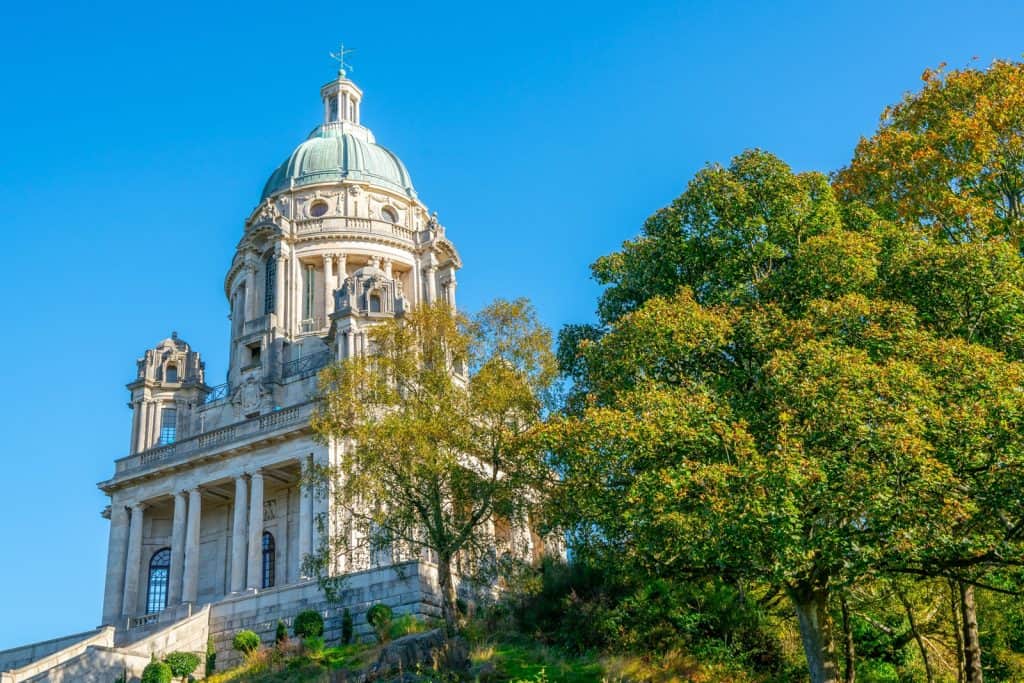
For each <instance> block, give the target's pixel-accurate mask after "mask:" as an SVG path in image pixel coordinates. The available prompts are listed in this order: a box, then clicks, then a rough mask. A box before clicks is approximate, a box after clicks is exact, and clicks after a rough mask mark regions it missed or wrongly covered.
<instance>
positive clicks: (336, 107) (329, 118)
mask: <svg viewBox="0 0 1024 683" xmlns="http://www.w3.org/2000/svg"><path fill="white" fill-rule="evenodd" d="M351 52H352V50H346V49H345V45H344V43H343V44H342V45H341V47H339V48H338V51H337V52H332V53H331V56H332V57H334V58H335V59H336V60H338V77H337V78H336V79H334V80H333V81H331V82H330V83H328V84H326V85H324V87H322V88H320V97H321V98H323V101H324V125H325V126H327V125H330V124H332V123H333V124H344V123H350V124H353V125H356V126H358V125H359V103H360V102H361V101H362V99H363V91H362V90H360V89H359V88H358V87H357V86H356V84H355V83H353V82H352V81H350V80H349V79H348V72H347V71H346V70H345V67H346V66H349V65H348V64H346V63H345V55H347V54H350V53H351ZM349 68H351V67H349Z"/></svg>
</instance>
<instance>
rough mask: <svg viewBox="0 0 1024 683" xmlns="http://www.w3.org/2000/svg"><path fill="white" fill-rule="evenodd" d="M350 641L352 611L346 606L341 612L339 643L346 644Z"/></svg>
mask: <svg viewBox="0 0 1024 683" xmlns="http://www.w3.org/2000/svg"><path fill="white" fill-rule="evenodd" d="M351 642H352V613H351V612H349V611H348V607H346V608H345V611H344V612H342V613H341V644H342V645H348V644H349V643H351Z"/></svg>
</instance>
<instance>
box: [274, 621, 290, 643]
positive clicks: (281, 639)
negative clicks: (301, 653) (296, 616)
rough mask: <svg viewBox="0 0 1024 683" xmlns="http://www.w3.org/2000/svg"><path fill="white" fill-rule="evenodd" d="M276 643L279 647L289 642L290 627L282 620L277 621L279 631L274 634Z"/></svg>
mask: <svg viewBox="0 0 1024 683" xmlns="http://www.w3.org/2000/svg"><path fill="white" fill-rule="evenodd" d="M274 642H275V643H277V644H278V645H281V644H283V643H287V642H288V627H287V626H285V625H284V622H283V621H281V620H280V619H278V620H277V630H276V631H275V632H274Z"/></svg>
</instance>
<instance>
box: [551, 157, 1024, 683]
mask: <svg viewBox="0 0 1024 683" xmlns="http://www.w3.org/2000/svg"><path fill="white" fill-rule="evenodd" d="M890 233H891V226H887V225H886V224H885V223H884V222H882V221H879V220H878V219H877V218H876V217H874V216H873V215H871V213H870V212H866V211H864V210H860V209H858V210H853V209H850V208H846V207H841V206H839V204H838V203H837V201H836V198H835V196H834V195H833V193H832V190H831V188H830V187H829V186H828V183H827V182H826V181H825V179H824V178H823V176H820V175H819V174H793V173H792V172H791V171H790V170H789V169H788V167H786V166H785V164H783V163H782V162H781V161H779V160H778V159H776V158H775V157H772V156H771V155H768V154H765V153H763V152H758V151H753V152H747V153H744V154H743V155H741V156H740V157H738V158H737V159H735V160H733V163H732V164H731V165H730V166H729V167H728V168H722V167H719V166H712V167H710V168H708V169H705V170H704V171H702V172H701V173H699V174H698V175H697V177H696V178H695V179H694V181H693V182H692V183H691V184H690V186H689V187H688V188H687V191H686V192H685V193H684V194H683V195H682V196H681V197H680V198H679V199H677V200H676V201H675V202H673V204H672V205H671V206H670V207H669V208H667V209H664V210H662V211H660V212H658V214H656V215H655V216H654V217H652V219H650V220H649V221H648V223H647V225H646V226H645V230H644V233H643V234H642V235H641V236H640V238H638V239H636V240H633V241H631V242H627V243H626V244H625V245H624V247H623V250H622V252H619V253H618V254H613V255H611V256H608V257H604V258H603V259H601V260H599V261H598V263H597V264H595V274H596V276H597V277H598V279H599V281H601V282H602V283H604V284H607V285H609V287H608V289H606V291H605V292H604V294H603V295H602V299H601V305H600V308H599V311H600V313H601V316H602V328H603V329H602V330H600V331H603V332H604V334H602V335H595V334H593V331H594V330H593V329H589V330H587V329H584V330H582V332H581V330H580V329H579V328H577V329H576V330H574V331H572V332H571V333H570V334H567V335H564V336H563V341H569V342H570V343H571V344H574V345H573V346H570V347H568V348H563V349H560V359H561V361H562V367H563V368H564V369H566V370H568V371H569V372H570V373H571V376H572V377H573V379H574V383H575V387H574V392H573V394H574V396H573V400H572V402H571V403H570V404H569V408H570V410H569V411H568V412H567V413H566V414H565V415H563V416H560V417H558V418H556V419H553V420H551V421H550V423H549V427H548V432H547V436H548V442H547V443H548V445H549V447H550V448H551V449H552V451H553V453H554V454H555V457H556V460H557V462H558V464H559V465H560V467H561V469H562V472H563V474H564V485H563V486H562V487H561V495H562V498H561V500H559V501H558V503H557V509H559V510H561V511H563V512H564V513H568V514H567V515H566V517H567V521H568V523H569V524H570V525H571V529H572V531H573V534H574V541H575V543H576V545H577V548H580V549H581V552H590V551H591V549H594V551H595V552H605V551H610V552H612V553H614V554H615V555H616V556H621V557H624V558H625V559H627V560H629V561H632V562H633V563H635V564H636V565H637V566H639V567H641V568H642V569H643V570H644V571H646V572H648V573H649V574H651V575H654V576H662V577H664V576H670V577H674V578H675V579H677V580H683V579H685V578H686V577H690V576H694V575H702V574H703V575H715V576H722V577H731V578H735V579H746V580H767V581H769V582H770V583H771V584H772V585H774V586H777V587H779V588H780V589H782V590H784V591H785V593H786V595H788V597H789V599H790V602H791V603H792V605H793V608H794V611H795V613H796V616H797V621H798V624H799V628H800V633H801V637H802V640H803V645H804V651H805V654H806V656H807V661H808V667H809V671H810V673H811V678H812V680H813V681H815V682H816V683H817V682H818V681H834V680H836V679H837V676H838V666H837V662H836V659H837V657H836V653H835V636H834V633H833V630H834V627H833V624H832V619H831V614H830V611H829V605H830V600H831V598H832V596H833V595H835V594H836V591H837V590H839V591H841V590H842V589H843V588H844V587H846V586H850V585H853V584H854V583H856V582H857V581H859V580H862V579H868V578H870V577H873V576H877V575H879V574H884V573H889V574H893V575H896V574H914V573H917V574H926V575H933V574H936V573H937V574H941V575H949V576H959V577H961V578H962V577H964V576H968V577H970V574H969V572H971V571H975V570H976V569H977V568H981V567H984V566H989V565H993V564H998V563H999V562H1000V561H1001V560H1003V559H1006V558H1008V557H1019V550H1018V549H1017V548H1016V546H1015V545H1014V543H1015V542H1016V541H1015V539H1008V538H1007V537H1008V533H1007V527H1006V524H1003V525H1002V526H1001V527H997V526H996V525H995V523H994V520H995V519H996V518H997V517H999V516H1004V517H1006V519H1008V520H1013V522H1012V523H1016V521H1018V520H1022V519H1024V515H1022V510H1020V508H1019V502H1020V501H1019V496H1014V495H1013V494H1011V493H1009V488H1008V487H1014V486H1017V487H1019V486H1021V485H1022V484H1024V481H1022V471H1021V466H1022V465H1024V460H1022V447H1021V446H1022V442H1021V438H1020V436H1019V428H1020V426H1021V425H1022V421H1024V400H1022V398H1021V396H1019V393H1020V392H1019V391H1017V390H1016V389H1014V388H1013V387H1014V386H1019V378H1020V372H1021V368H1020V366H1018V365H1017V364H1016V363H1014V362H1013V361H1011V360H1009V359H1007V358H1006V357H1005V356H1003V355H1001V354H999V353H996V352H993V351H992V350H990V349H987V348H985V347H984V346H981V345H978V344H972V343H970V342H969V341H966V340H964V339H962V338H960V337H956V336H953V335H949V336H947V335H945V334H941V333H940V332H941V331H940V330H939V329H938V328H937V327H936V326H935V325H930V324H928V323H929V321H927V320H925V321H924V322H922V320H921V319H919V317H918V313H917V311H916V310H915V309H914V307H912V306H910V305H908V304H907V303H904V302H900V301H892V300H889V299H887V298H886V296H885V294H886V292H889V291H891V290H892V288H893V284H894V283H892V282H889V281H888V279H889V278H890V274H891V273H893V272H895V271H897V270H898V268H896V266H894V265H893V259H894V255H895V254H898V253H901V252H900V251H899V249H898V246H899V245H898V244H897V245H895V246H894V244H893V242H892V240H891V239H889V237H888V236H890ZM979 277H980V276H979ZM985 277H987V275H986V276H985ZM974 285H977V283H973V285H972V286H974ZM665 292H671V294H666V293H665ZM996 328H998V326H996ZM994 436H996V437H997V438H993V437H994ZM968 461H969V462H968ZM996 463H1001V464H998V465H997V464H996ZM999 476H1002V477H1003V479H1002V480H1001V481H1000V482H998V483H997V482H994V481H993V480H992V478H995V477H999ZM986 486H995V487H996V490H995V491H993V492H988V491H986V490H985V487H986ZM1000 497H1003V498H1005V499H1003V500H1000ZM1011 546H1013V547H1011ZM1013 553H1016V555H1013Z"/></svg>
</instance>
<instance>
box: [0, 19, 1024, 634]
mask: <svg viewBox="0 0 1024 683" xmlns="http://www.w3.org/2000/svg"><path fill="white" fill-rule="evenodd" d="M754 4H755V3H741V2H735V3H726V2H714V3H712V2H706V3H689V2H599V1H592V2H587V3H582V2H581V3H572V4H560V3H556V2H550V1H548V2H533V1H532V0H531V1H527V2H516V3H500V4H498V3H489V2H466V3H437V2H430V3H427V2H424V3H409V4H403V3H399V2H393V3H376V2H375V3H370V2H363V3H359V2H347V3H341V2H333V3H327V2H324V3H282V2H274V3H266V2H248V3H217V2H203V3H190V2H161V3H138V2H132V3H128V2H125V3H117V4H115V3H99V4H97V3H95V2H79V3H66V2H59V1H57V2H45V3H42V2H35V3H32V2H6V3H3V9H0V26H3V27H4V36H3V40H0V74H2V77H0V84H2V86H3V95H4V96H3V98H2V100H0V101H2V105H0V136H2V144H0V162H2V163H0V207H2V211H3V213H2V217H3V218H2V221H3V233H4V237H5V243H4V253H5V257H6V258H5V259H4V263H5V264H6V267H5V270H4V271H3V275H2V276H0V293H2V295H3V296H2V299H0V300H2V301H3V302H4V303H5V304H6V306H5V312H6V317H5V321H6V325H5V326H4V334H3V335H2V336H0V352H2V353H0V359H2V361H0V362H2V364H3V374H2V376H3V378H4V387H3V391H0V449H2V450H0V457H2V470H0V471H2V472H3V474H4V476H3V479H2V485H0V648H4V647H9V646H14V645H17V644H20V643H22V642H28V641H32V640H37V639H43V638H49V637H54V636H58V635H61V634H65V633H70V632H73V631H76V630H83V629H87V628H91V627H93V626H95V625H97V623H98V621H99V617H100V607H101V602H102V593H103V575H104V565H105V557H106V543H107V523H106V522H105V521H104V520H103V519H101V518H100V516H99V513H100V510H101V509H102V508H103V506H104V505H105V504H106V500H105V498H104V497H103V496H102V495H101V494H100V492H99V491H98V490H97V489H96V488H95V486H94V484H95V482H97V481H100V480H102V479H106V478H107V477H109V476H110V474H111V472H112V468H113V465H112V461H113V460H114V459H115V458H117V457H120V456H123V455H125V454H126V452H127V445H128V429H129V419H130V412H129V410H128V409H127V407H126V401H127V398H128V393H127V391H126V390H125V388H124V384H125V382H126V381H128V380H129V379H131V378H132V376H133V368H134V361H135V359H136V358H137V357H138V356H139V355H140V354H141V352H142V351H143V350H144V349H145V348H147V347H148V346H150V345H152V344H153V343H155V342H156V341H158V340H159V339H161V338H163V337H165V336H167V335H168V334H169V333H170V332H171V331H172V330H178V331H179V333H180V334H181V336H182V337H184V338H185V339H186V340H188V341H189V342H190V343H192V345H193V347H194V348H196V349H198V350H199V351H201V352H202V353H203V355H204V357H205V359H206V363H207V373H208V374H207V377H208V379H209V381H210V383H211V384H217V383H220V382H221V381H223V377H224V373H225V370H226V364H225V356H226V351H227V341H228V340H227V334H228V325H227V320H226V315H227V306H226V304H225V301H224V296H223V277H224V274H225V271H226V269H227V266H228V264H229V262H230V259H231V255H232V253H233V249H234V245H235V243H236V241H237V240H238V238H239V237H240V235H241V230H242V221H243V219H244V217H245V216H246V215H248V213H249V212H250V210H251V209H252V208H253V206H254V204H255V203H256V201H257V200H258V199H259V193H260V190H261V188H262V186H263V183H264V181H265V180H266V178H267V176H268V175H269V174H270V172H271V171H272V170H273V169H274V167H275V166H276V165H277V164H278V163H279V162H280V161H281V160H282V159H283V158H284V157H285V156H286V155H287V154H288V153H289V152H290V151H291V149H292V148H293V147H294V145H295V144H297V143H298V142H299V141H301V140H302V139H304V137H305V135H306V134H307V133H308V131H309V130H310V129H311V128H312V127H313V126H314V125H315V124H316V123H318V121H319V117H320V102H319V97H318V88H319V86H320V85H321V84H322V83H324V82H326V81H327V80H329V79H330V78H331V77H332V76H333V73H334V71H333V62H332V61H331V60H330V59H329V58H328V56H327V53H328V51H329V50H331V49H332V48H334V47H335V45H336V44H337V42H338V41H339V40H344V41H345V43H346V44H347V45H349V46H351V47H355V48H356V49H357V52H356V54H355V55H353V57H352V62H353V63H354V64H355V67H356V68H355V71H354V72H353V74H352V75H353V77H354V79H355V80H356V81H357V82H358V83H359V85H360V86H361V87H362V88H363V90H364V91H365V101H364V106H363V120H364V122H365V123H366V124H367V125H369V126H370V127H371V128H372V129H373V131H374V132H375V133H376V135H377V138H378V141H379V142H381V143H382V144H384V145H386V146H388V147H389V148H391V149H392V150H394V151H395V152H396V153H397V154H398V155H399V156H400V157H401V158H402V159H403V160H404V161H405V163H406V165H407V166H408V168H409V169H410V172H411V173H412V177H413V181H414V183H415V185H416V187H417V188H418V190H419V193H420V196H421V198H422V199H423V200H424V201H425V202H426V203H427V205H428V206H429V207H431V208H432V209H436V210H437V211H438V212H439V214H440V217H441V220H442V222H444V223H445V224H446V225H447V227H448V234H449V236H450V237H451V238H452V239H453V240H454V241H455V243H456V245H457V246H458V248H459V249H460V251H461V253H462V256H463V259H464V262H465V268H464V270H463V271H462V272H461V273H460V275H459V284H460V286H459V299H460V303H461V304H462V305H463V306H464V307H467V308H470V309H476V308H479V307H480V306H481V305H482V304H483V303H485V302H487V301H489V300H490V299H493V298H495V297H499V296H502V297H512V296H519V295H525V296H528V297H530V298H531V299H532V300H533V301H534V302H535V303H536V306H537V308H538V309H539V311H540V313H541V316H542V317H543V319H544V320H545V321H546V322H547V323H548V324H549V325H550V326H552V327H553V328H557V327H559V326H561V325H562V324H564V323H567V322H573V321H587V320H590V319H591V318H592V311H593V308H594V302H595V297H596V294H597V288H596V287H595V285H594V284H593V283H592V282H591V281H590V279H589V271H588V264H590V263H591V262H592V261H593V260H594V259H595V258H596V257H597V256H599V255H601V254H604V253H607V252H609V251H611V250H613V249H615V248H616V247H617V245H618V244H619V243H620V242H621V241H622V240H623V239H626V238H628V237H630V236H632V235H634V234H636V232H637V231H638V229H639V227H640V225H641V223H642V221H643V219H644V218H645V217H646V216H647V215H648V214H650V213H651V212H652V211H654V210H655V209H657V208H658V207H660V206H662V205H664V204H666V203H667V202H669V201H670V200H671V199H672V198H673V197H675V196H676V195H678V194H679V193H680V192H681V191H682V190H683V188H684V187H685V184H686V182H687V180H688V179H689V178H690V176H691V175H692V174H693V173H694V171H695V170H697V169H698V168H700V167H701V166H702V165H704V164H705V163H707V162H709V161H728V159H729V158H730V157H731V156H733V155H734V154H736V153H738V152H740V151H741V150H743V149H744V148H747V147H752V146H758V147H762V148H765V149H768V150H771V151H773V152H775V153H777V154H779V155H780V156H781V157H783V158H784V159H786V160H787V161H788V162H790V163H791V164H792V165H793V166H794V167H796V168H797V169H800V170H805V169H821V170H825V171H828V170H832V169H835V168H837V167H839V166H841V165H843V164H844V163H845V162H846V161H847V160H848V159H849V156H850V153H851V150H852V148H853V145H854V144H855V142H856V141H857V138H858V137H859V136H860V135H862V134H866V133H869V132H870V131H871V130H872V129H873V128H874V126H875V123H876V121H877V118H878V115H879V113H880V112H881V110H882V108H883V107H884V105H885V104H887V103H890V102H893V101H895V100H897V99H898V98H899V97H900V95H901V93H903V92H904V91H906V90H908V89H914V88H916V87H917V86H918V84H919V82H920V81H919V76H920V74H921V71H922V70H923V69H924V68H925V67H928V66H934V65H936V64H937V63H939V62H941V61H946V62H949V63H951V64H953V65H962V64H965V63H967V62H968V61H969V60H970V59H971V58H972V57H974V56H977V57H979V59H980V61H981V62H982V63H988V62H989V61H990V60H991V59H992V58H994V57H1002V58H1016V57H1018V56H1019V54H1020V53H1021V51H1022V50H1024V43H1022V42H1021V41H1020V35H1021V34H1020V26H1021V25H1022V24H1024V5H1021V3H1019V2H991V3H984V2H980V3H974V4H973V6H968V5H967V4H965V3H963V2H947V1H935V2H914V3H905V2H893V1H892V0H889V1H887V2H857V3H853V2H850V3H823V2H820V1H815V2H780V3H758V4H760V5H762V6H763V7H752V5H754ZM769 4H771V5H774V7H771V8H770V9H769V8H768V5H769ZM840 4H843V5H844V6H843V7H840V6H839V5H840Z"/></svg>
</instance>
